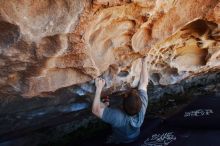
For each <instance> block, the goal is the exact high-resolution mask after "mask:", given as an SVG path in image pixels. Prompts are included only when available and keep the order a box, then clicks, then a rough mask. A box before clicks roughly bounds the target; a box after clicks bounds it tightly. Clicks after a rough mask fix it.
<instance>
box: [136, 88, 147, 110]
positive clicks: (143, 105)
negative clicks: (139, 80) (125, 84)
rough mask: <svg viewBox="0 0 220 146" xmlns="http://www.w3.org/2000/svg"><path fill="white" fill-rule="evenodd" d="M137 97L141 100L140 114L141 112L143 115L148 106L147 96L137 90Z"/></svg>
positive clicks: (144, 92)
mask: <svg viewBox="0 0 220 146" xmlns="http://www.w3.org/2000/svg"><path fill="white" fill-rule="evenodd" d="M138 93H139V96H140V98H141V101H142V108H141V112H143V114H145V112H146V109H147V106H148V96H147V92H146V91H144V90H138Z"/></svg>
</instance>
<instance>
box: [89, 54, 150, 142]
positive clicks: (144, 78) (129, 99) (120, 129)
mask: <svg viewBox="0 0 220 146" xmlns="http://www.w3.org/2000/svg"><path fill="white" fill-rule="evenodd" d="M95 85H96V93H95V98H94V101H93V105H92V112H93V113H94V114H95V115H96V116H97V117H99V118H100V119H102V120H103V121H104V122H106V123H109V124H110V125H111V126H112V129H113V134H112V135H111V137H110V138H109V139H108V142H109V143H116V144H117V143H130V142H133V141H135V140H136V139H137V138H138V136H139V134H140V127H141V125H142V123H143V121H144V116H145V112H146V109H147V105H148V96H147V85H148V68H147V58H146V57H145V58H144V59H143V61H142V69H141V75H140V82H139V85H138V90H136V89H132V90H131V91H129V93H128V94H127V95H128V96H126V97H124V98H123V110H121V109H116V108H111V107H108V106H106V105H105V104H104V103H102V102H101V100H100V96H101V92H102V88H103V87H104V85H105V80H104V79H101V78H96V80H95Z"/></svg>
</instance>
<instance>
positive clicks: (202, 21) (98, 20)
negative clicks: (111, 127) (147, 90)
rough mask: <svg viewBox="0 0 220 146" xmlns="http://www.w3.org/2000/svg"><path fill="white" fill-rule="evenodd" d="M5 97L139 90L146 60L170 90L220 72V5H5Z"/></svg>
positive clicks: (176, 0) (211, 1)
mask: <svg viewBox="0 0 220 146" xmlns="http://www.w3.org/2000/svg"><path fill="white" fill-rule="evenodd" d="M0 32H1V33H0V94H1V96H2V97H4V98H8V99H9V98H10V97H16V96H17V95H22V96H24V97H34V96H45V95H48V93H52V92H55V91H56V90H58V89H61V88H64V87H69V86H73V85H77V86H74V88H73V92H75V93H77V94H80V95H83V94H86V93H88V92H93V90H94V87H93V79H94V78H95V77H97V76H100V75H102V76H103V77H104V78H105V79H107V85H106V87H105V88H106V89H108V90H106V91H108V92H110V91H117V90H122V89H125V88H127V87H135V86H137V84H138V81H139V73H140V65H141V58H143V57H144V56H147V57H149V58H150V62H149V66H151V67H150V73H151V81H152V82H153V83H154V85H158V84H160V85H169V84H174V83H177V82H179V81H181V80H183V79H186V78H188V77H192V76H197V75H200V74H204V73H207V72H209V71H210V70H215V71H219V67H220V60H219V59H220V42H219V41H220V3H219V0H199V1H198V0H184V1H183V0H166V1H164V0H132V1H131V0H122V1H121V0H111V1H110V0H94V1H90V0H74V1H72V0H56V1H51V0H39V1H37V0H21V1H16V0H7V1H0Z"/></svg>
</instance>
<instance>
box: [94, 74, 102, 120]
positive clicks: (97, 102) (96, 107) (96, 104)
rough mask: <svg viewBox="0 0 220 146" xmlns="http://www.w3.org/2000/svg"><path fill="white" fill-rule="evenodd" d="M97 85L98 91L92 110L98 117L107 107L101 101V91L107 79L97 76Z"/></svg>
mask: <svg viewBox="0 0 220 146" xmlns="http://www.w3.org/2000/svg"><path fill="white" fill-rule="evenodd" d="M95 85H96V93H95V98H94V101H93V105H92V112H93V114H95V115H96V116H97V117H99V118H101V117H102V115H103V111H104V109H105V106H104V104H103V103H102V102H101V92H102V88H103V87H104V85H105V80H104V79H102V78H96V80H95Z"/></svg>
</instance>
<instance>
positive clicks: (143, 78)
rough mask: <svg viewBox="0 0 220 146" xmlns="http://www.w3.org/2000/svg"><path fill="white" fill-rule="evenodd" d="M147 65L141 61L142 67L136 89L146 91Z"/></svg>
mask: <svg viewBox="0 0 220 146" xmlns="http://www.w3.org/2000/svg"><path fill="white" fill-rule="evenodd" d="M148 76H149V75H148V66H147V63H146V61H144V62H143V63H142V69H141V75H140V83H139V86H138V89H142V90H145V91H147V85H148Z"/></svg>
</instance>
